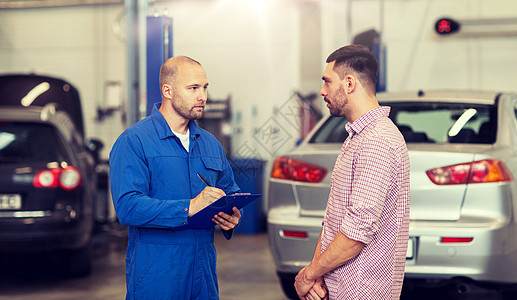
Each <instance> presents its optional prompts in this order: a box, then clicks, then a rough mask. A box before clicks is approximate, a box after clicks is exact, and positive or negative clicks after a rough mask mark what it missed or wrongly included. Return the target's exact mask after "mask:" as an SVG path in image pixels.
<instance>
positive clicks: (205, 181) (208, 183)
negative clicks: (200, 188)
mask: <svg viewBox="0 0 517 300" xmlns="http://www.w3.org/2000/svg"><path fill="white" fill-rule="evenodd" d="M197 177H199V179H201V181H203V182H204V183H205V184H206V185H207V186H213V185H211V184H210V182H209V181H208V179H206V177H205V176H203V174H201V173H197Z"/></svg>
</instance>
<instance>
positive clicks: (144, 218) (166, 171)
mask: <svg viewBox="0 0 517 300" xmlns="http://www.w3.org/2000/svg"><path fill="white" fill-rule="evenodd" d="M207 87H208V81H207V77H206V73H205V71H204V69H203V67H202V66H201V65H200V64H199V63H198V62H197V61H195V60H193V59H191V58H188V57H182V56H180V57H174V58H171V59H169V60H167V61H166V62H165V63H164V64H163V65H162V67H161V69H160V89H161V94H162V103H161V105H159V104H155V106H154V108H153V111H152V113H151V115H150V116H148V117H147V118H145V119H143V120H141V121H140V122H138V123H136V124H134V125H132V126H131V127H129V128H128V129H127V130H126V131H124V132H123V133H122V134H121V135H120V137H119V138H118V139H117V141H116V142H115V144H114V146H113V148H112V150H111V152H110V157H109V165H110V181H111V192H112V196H113V202H114V205H115V210H116V212H117V217H118V219H119V221H120V223H121V224H123V225H127V226H129V239H128V249H127V258H126V286H127V294H126V299H153V300H157V299H203V300H204V299H219V290H218V289H219V288H218V283H217V273H216V252H215V247H214V228H210V229H181V228H180V227H181V226H183V225H185V224H187V223H188V222H187V217H189V216H191V215H193V214H195V213H196V212H198V211H200V210H201V209H203V208H204V207H206V206H207V205H210V204H211V203H213V202H214V201H215V200H217V199H219V198H220V197H222V196H224V195H225V194H231V193H235V192H238V191H239V187H238V186H237V184H236V183H235V181H234V176H233V171H232V169H231V167H230V164H229V163H228V160H227V159H226V156H225V153H224V150H223V148H222V146H221V144H220V143H219V142H218V141H217V139H216V138H215V137H214V136H213V135H212V134H210V133H208V132H207V131H205V130H203V129H201V128H199V127H198V126H197V124H196V122H195V121H194V120H195V119H199V118H201V116H202V114H203V109H204V106H205V103H206V100H207V92H206V89H207ZM198 173H200V174H202V175H204V176H205V178H206V179H207V180H208V181H209V183H210V184H211V185H212V186H213V187H211V186H207V185H206V184H205V183H204V182H203V181H202V180H200V179H199V178H198V176H197V174H198ZM240 217H241V214H240V212H239V210H238V209H237V208H235V207H234V208H233V214H232V215H228V214H225V213H222V212H220V213H219V214H218V215H215V216H214V219H213V221H214V222H215V223H216V224H217V225H219V226H220V228H221V229H222V232H223V233H224V235H225V236H226V238H227V239H230V238H231V236H232V232H233V229H234V228H235V226H236V225H237V224H238V223H239V219H240Z"/></svg>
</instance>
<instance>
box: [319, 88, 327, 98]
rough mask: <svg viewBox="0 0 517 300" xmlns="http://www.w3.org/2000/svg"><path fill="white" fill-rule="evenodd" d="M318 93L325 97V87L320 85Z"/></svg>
mask: <svg viewBox="0 0 517 300" xmlns="http://www.w3.org/2000/svg"><path fill="white" fill-rule="evenodd" d="M320 95H321V96H323V97H326V96H327V91H325V88H324V87H322V88H321V90H320Z"/></svg>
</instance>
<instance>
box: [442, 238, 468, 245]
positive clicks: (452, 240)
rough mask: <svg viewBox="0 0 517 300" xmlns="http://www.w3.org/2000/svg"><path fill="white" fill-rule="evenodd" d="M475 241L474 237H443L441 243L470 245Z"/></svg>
mask: <svg viewBox="0 0 517 300" xmlns="http://www.w3.org/2000/svg"><path fill="white" fill-rule="evenodd" d="M473 240H474V238H472V237H442V238H441V239H440V243H445V244H449V243H470V242H472V241H473Z"/></svg>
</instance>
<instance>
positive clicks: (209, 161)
mask: <svg viewBox="0 0 517 300" xmlns="http://www.w3.org/2000/svg"><path fill="white" fill-rule="evenodd" d="M201 161H202V162H203V165H204V166H205V169H206V170H207V171H205V174H203V175H205V177H207V178H208V179H209V180H210V183H212V184H215V182H216V181H217V178H218V176H219V174H220V173H221V172H222V171H223V161H222V160H221V159H220V158H219V157H212V156H201Z"/></svg>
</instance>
